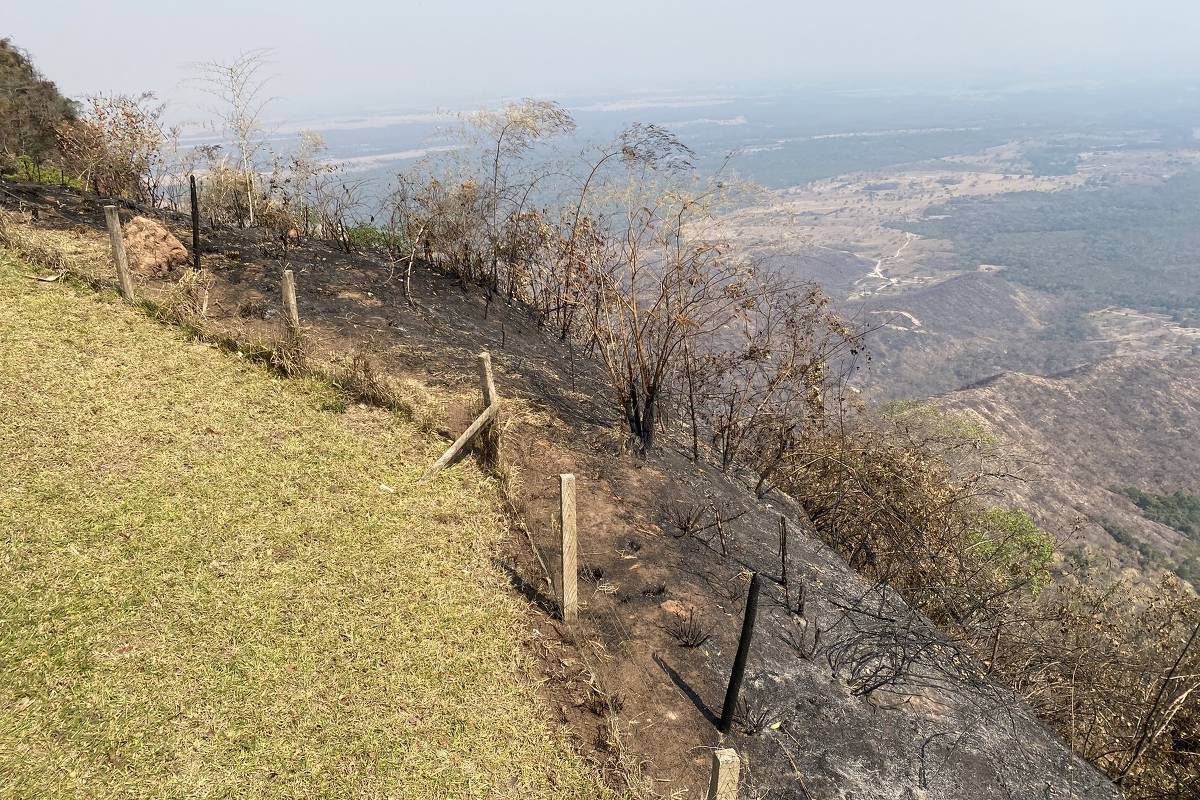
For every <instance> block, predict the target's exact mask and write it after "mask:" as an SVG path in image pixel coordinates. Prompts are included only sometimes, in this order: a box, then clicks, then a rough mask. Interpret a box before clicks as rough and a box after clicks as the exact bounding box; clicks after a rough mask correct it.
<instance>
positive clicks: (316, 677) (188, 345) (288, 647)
mask: <svg viewBox="0 0 1200 800" xmlns="http://www.w3.org/2000/svg"><path fill="white" fill-rule="evenodd" d="M31 271H32V269H31V268H28V267H26V266H25V265H23V264H20V263H18V262H17V261H16V259H15V258H14V257H13V256H12V254H11V253H6V252H4V251H2V250H0V795H3V796H5V797H29V798H33V797H39V798H40V797H71V796H74V797H89V798H117V797H129V798H134V797H138V798H141V797H272V798H274V797H280V798H282V797H306V798H307V797H380V798H382V797H403V798H432V797H454V798H458V797H521V798H563V797H580V798H584V797H587V798H591V797H598V796H604V795H605V792H604V790H603V789H602V788H601V787H600V786H599V785H598V783H597V782H596V778H595V777H594V774H593V773H592V772H591V771H590V770H589V769H588V768H587V767H586V766H585V765H584V764H583V763H582V762H581V761H580V760H579V759H578V758H577V757H576V756H575V755H574V754H573V753H572V751H571V750H570V748H569V746H568V743H567V741H566V739H565V736H564V734H563V732H562V731H561V730H557V729H554V728H553V727H552V726H550V725H549V724H548V723H547V721H546V720H545V719H544V718H543V717H542V715H541V714H540V713H539V710H538V707H537V703H536V699H535V698H534V694H533V690H532V687H531V686H530V683H529V680H528V679H527V678H525V677H524V676H523V674H522V670H521V665H520V663H519V656H518V653H519V637H520V635H521V634H520V614H521V609H520V606H519V604H518V603H517V602H516V601H515V600H514V599H513V598H512V597H511V596H510V595H509V594H508V593H507V587H506V586H505V585H503V584H502V582H501V581H500V580H499V578H498V577H497V576H496V574H495V573H494V571H493V569H492V567H491V566H490V562H489V560H488V555H489V553H490V552H491V551H492V549H493V547H494V546H495V544H496V543H497V541H498V539H499V538H500V537H501V536H502V534H503V524H502V519H501V517H500V515H499V513H498V510H497V507H498V506H497V497H496V495H495V492H494V488H493V487H492V486H491V484H490V482H489V481H488V480H487V479H485V478H484V477H483V476H482V475H481V474H480V473H479V471H478V470H476V469H475V468H474V467H473V466H472V465H471V464H470V463H464V464H462V465H461V466H459V467H456V468H455V469H454V470H452V471H449V472H447V473H443V474H442V475H441V476H439V478H438V479H437V480H435V481H433V482H432V483H430V484H427V485H418V484H417V483H416V479H417V477H418V476H419V475H420V474H421V471H422V469H423V467H424V466H425V465H426V464H427V463H429V461H431V460H432V458H434V457H436V454H437V452H438V450H439V448H440V447H442V446H444V444H443V443H440V442H438V441H436V440H433V439H431V438H430V437H429V436H428V435H426V434H424V433H421V432H419V431H418V430H417V429H416V428H415V427H412V426H410V425H408V424H406V423H404V422H403V421H401V420H398V419H396V418H393V417H392V416H390V415H388V414H386V413H385V412H382V411H378V410H368V409H365V408H361V407H356V406H351V408H350V409H349V410H348V411H347V412H346V413H342V414H338V413H333V412H331V411H325V410H322V408H323V407H324V408H338V407H339V403H337V402H336V401H337V399H338V398H337V397H336V395H335V390H334V389H333V388H331V387H329V386H327V385H324V384H319V383H317V382H315V381H314V382H305V381H297V380H283V379H279V378H277V377H275V376H273V375H271V374H269V373H268V372H266V371H264V370H263V369H260V368H259V367H256V366H253V365H251V364H247V363H243V362H241V361H239V360H238V359H237V358H235V357H232V356H228V355H223V354H221V353H219V352H217V351H216V350H214V349H212V348H209V347H206V346H203V345H200V344H196V343H193V342H188V341H186V340H185V339H184V338H183V337H182V335H181V334H179V333H177V332H175V331H173V330H171V329H168V328H165V327H163V326H160V325H158V324H156V323H154V322H152V321H150V320H149V319H147V318H145V317H143V316H141V315H140V314H138V313H137V312H136V311H134V310H132V309H130V308H128V307H126V306H123V305H121V304H119V303H117V302H116V301H115V300H114V299H112V298H111V297H105V296H96V295H93V294H91V293H90V292H87V293H85V292H82V291H77V290H74V289H71V288H70V287H63V286H60V285H58V284H52V285H47V284H42V283H36V282H34V281H31V280H29V279H28V278H25V277H22V276H21V273H23V272H31Z"/></svg>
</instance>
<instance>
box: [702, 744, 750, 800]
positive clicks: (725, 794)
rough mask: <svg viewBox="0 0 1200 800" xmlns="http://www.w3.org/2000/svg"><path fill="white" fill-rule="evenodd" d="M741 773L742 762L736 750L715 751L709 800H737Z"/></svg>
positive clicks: (709, 786) (709, 783)
mask: <svg viewBox="0 0 1200 800" xmlns="http://www.w3.org/2000/svg"><path fill="white" fill-rule="evenodd" d="M741 771H742V760H741V759H740V758H738V754H737V751H736V750H733V749H732V748H728V747H727V748H725V749H724V750H714V751H713V754H712V779H711V780H710V781H709V782H708V798H707V800H737V794H738V780H739V779H740V777H741Z"/></svg>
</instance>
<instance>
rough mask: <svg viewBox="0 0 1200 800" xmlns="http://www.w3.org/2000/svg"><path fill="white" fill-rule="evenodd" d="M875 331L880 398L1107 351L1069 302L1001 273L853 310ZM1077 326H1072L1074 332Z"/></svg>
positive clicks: (1041, 369)
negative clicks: (1030, 287)
mask: <svg viewBox="0 0 1200 800" xmlns="http://www.w3.org/2000/svg"><path fill="white" fill-rule="evenodd" d="M852 309H853V310H852V311H851V313H852V315H853V316H854V317H856V318H859V319H862V320H863V322H864V324H865V325H866V326H868V327H869V328H872V329H873V330H872V332H871V333H870V334H869V336H868V339H867V344H868V348H869V349H870V351H871V353H872V355H873V357H874V363H873V365H872V369H871V371H870V373H869V374H868V375H867V376H866V382H867V383H868V385H869V388H870V391H871V393H872V395H873V396H874V397H877V398H885V399H889V398H911V397H916V398H922V397H929V396H932V395H937V394H941V393H943V392H947V391H950V390H953V389H957V388H960V387H962V386H965V385H969V384H973V383H975V382H977V381H980V380H982V379H984V378H987V377H990V376H993V375H996V374H999V373H1003V372H1009V371H1017V372H1030V373H1036V374H1047V373H1052V372H1057V371H1061V370H1063V369H1065V368H1068V367H1072V366H1076V365H1078V364H1080V363H1085V362H1088V361H1091V360H1096V359H1098V358H1099V357H1100V356H1101V355H1102V354H1106V353H1105V351H1103V350H1101V349H1100V347H1099V346H1098V344H1097V343H1096V342H1094V341H1092V337H1090V336H1089V335H1088V333H1089V332H1088V331H1086V330H1084V329H1082V328H1080V329H1078V330H1076V329H1074V327H1079V326H1080V316H1079V314H1080V311H1081V309H1080V308H1078V307H1077V306H1076V305H1075V304H1074V302H1073V301H1072V299H1071V298H1062V297H1052V296H1050V295H1048V294H1045V293H1043V292H1040V291H1037V290H1034V289H1028V288H1025V287H1022V286H1018V285H1016V284H1014V283H1012V282H1010V281H1008V280H1007V279H1006V278H1005V277H1004V276H1003V273H996V272H988V271H978V272H968V273H964V274H961V275H956V276H952V277H949V278H946V279H945V280H941V281H938V282H936V283H933V284H930V285H926V286H922V287H920V288H916V289H910V290H908V291H905V292H902V293H895V294H879V295H875V296H872V297H870V298H868V299H867V300H865V301H863V302H861V303H858V304H855V305H853V306H852ZM1073 326H1074V327H1073Z"/></svg>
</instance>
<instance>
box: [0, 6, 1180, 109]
mask: <svg viewBox="0 0 1200 800" xmlns="http://www.w3.org/2000/svg"><path fill="white" fill-rule="evenodd" d="M5 5H6V6H7V8H5V10H4V12H3V15H2V16H3V19H2V21H0V26H2V27H0V35H7V36H11V37H12V38H13V40H14V41H15V42H16V43H17V44H18V45H19V46H21V47H24V48H26V49H27V50H29V51H31V52H32V54H33V56H34V58H35V60H36V62H37V63H38V64H39V65H40V66H41V68H42V70H43V71H44V72H45V73H46V74H47V75H48V76H49V77H50V78H52V79H54V80H56V81H57V82H58V84H59V86H60V87H61V88H62V89H63V90H64V91H65V92H67V93H68V94H70V95H73V96H82V95H86V94H89V93H95V92H99V91H125V92H131V91H139V90H147V89H148V90H153V91H156V92H158V93H159V94H160V95H161V96H164V97H166V98H168V99H169V98H172V97H173V96H182V95H183V94H185V91H184V90H183V89H182V88H181V86H180V83H181V81H183V80H184V79H185V78H186V76H187V75H188V69H189V66H188V65H189V64H190V63H192V62H197V61H203V60H214V59H215V60H221V59H227V58H229V57H231V56H232V55H234V54H236V53H237V52H239V51H240V50H244V49H248V48H254V47H271V48H273V49H274V51H275V52H274V65H273V74H274V75H275V76H276V77H275V81H274V84H273V93H274V94H276V95H278V96H279V97H280V100H281V102H280V105H281V106H282V107H283V108H285V109H288V110H290V111H291V112H292V113H320V112H324V111H351V110H367V109H372V108H401V107H413V106H429V105H443V106H453V105H456V104H463V103H472V104H473V103H479V102H484V101H491V100H496V99H499V98H501V97H515V96H523V95H552V96H559V97H564V96H579V95H587V94H609V93H621V92H628V91H664V90H685V91H704V90H720V89H724V88H729V87H735V88H751V89H752V88H755V87H760V88H779V87H783V86H788V85H794V84H813V83H815V84H822V85H834V86H840V87H848V88H852V87H873V86H877V85H880V84H885V83H886V84H889V85H892V86H895V85H897V84H900V85H904V84H907V85H908V86H910V87H915V86H920V85H923V84H928V83H931V82H935V81H956V82H988V83H994V82H1004V83H1009V82H1020V81H1028V80H1076V79H1080V78H1099V79H1113V78H1120V77H1128V78H1134V79H1143V78H1163V79H1184V80H1190V79H1192V78H1193V77H1197V76H1200V3H1197V2H1195V0H1122V1H1121V2H1117V1H1116V0H995V1H993V2H982V1H981V0H821V2H809V1H808V0H741V1H740V2H739V1H738V0H724V2H714V0H689V1H688V2H682V0H593V1H592V2H575V0H509V1H506V0H490V1H489V0H444V1H443V2H418V1H415V0H284V1H282V2H277V1H276V0H259V1H258V2H241V3H238V2H230V1H229V0H189V1H188V2H177V1H176V0H154V2H143V1H142V0H117V1H116V2H107V3H106V2H99V0H49V1H48V2H41V3H30V2H25V3H17V2H6V3H5Z"/></svg>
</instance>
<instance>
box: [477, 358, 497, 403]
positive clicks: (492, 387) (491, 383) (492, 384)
mask: <svg viewBox="0 0 1200 800" xmlns="http://www.w3.org/2000/svg"><path fill="white" fill-rule="evenodd" d="M479 380H480V382H481V383H482V389H483V406H484V408H487V407H488V406H490V405H491V404H492V403H494V402H496V380H495V378H493V377H492V354H491V353H489V352H488V351H487V350H484V351H483V352H482V353H480V354H479Z"/></svg>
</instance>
